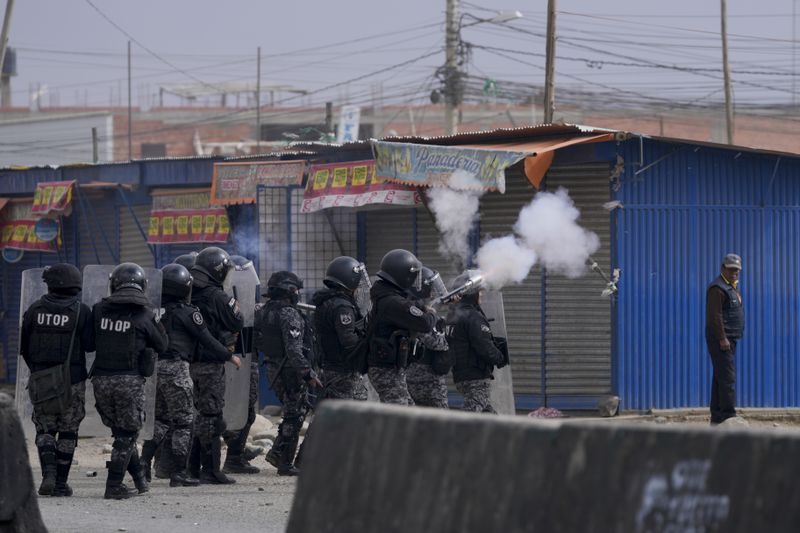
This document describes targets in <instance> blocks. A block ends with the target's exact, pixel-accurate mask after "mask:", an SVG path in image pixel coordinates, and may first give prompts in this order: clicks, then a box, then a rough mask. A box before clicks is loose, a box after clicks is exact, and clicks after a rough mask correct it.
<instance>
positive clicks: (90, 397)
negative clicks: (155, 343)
mask: <svg viewBox="0 0 800 533" xmlns="http://www.w3.org/2000/svg"><path fill="white" fill-rule="evenodd" d="M114 268H116V266H115V265H87V266H85V267H84V268H83V293H82V297H81V298H82V300H83V303H85V304H86V305H88V306H89V309H91V308H92V307H93V306H94V304H96V303H97V302H99V301H100V300H102V299H103V298H105V297H106V296H108V295H109V277H110V276H111V272H113V271H114ZM144 272H145V275H146V276H147V291H146V294H147V298H148V299H149V300H150V303H151V304H152V306H153V312H156V310H157V309H159V308H160V307H161V271H160V270H158V269H157V268H145V269H144ZM94 357H95V354H94V352H92V353H89V354H86V364H87V365H88V367H89V368H91V367H92V365H93V364H94ZM144 390H145V404H144V411H145V421H144V426H143V428H142V432H141V435H140V436H141V438H142V439H144V440H147V439H150V438H152V436H153V428H154V425H155V414H156V374H155V373H154V374H153V375H152V376H151V377H149V378H147V379H146V380H145V386H144ZM107 434H108V428H106V427H105V426H104V425H103V422H102V421H101V420H100V415H99V414H98V413H97V408H96V407H95V399H94V388H93V387H92V382H91V380H88V381H87V382H86V418H85V419H84V421H83V424H81V435H85V436H91V437H100V436H105V435H107Z"/></svg>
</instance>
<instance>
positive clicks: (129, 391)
mask: <svg viewBox="0 0 800 533" xmlns="http://www.w3.org/2000/svg"><path fill="white" fill-rule="evenodd" d="M146 287H147V279H146V277H145V273H144V270H142V268H141V267H140V266H139V265H137V264H135V263H122V264H121V265H119V266H118V267H116V268H115V269H114V271H113V272H112V273H111V283H110V288H111V296H109V297H107V298H103V299H102V300H101V301H100V302H99V303H97V304H95V306H94V308H93V310H92V313H93V317H94V331H95V344H96V346H97V352H96V355H95V362H94V366H93V369H92V373H93V377H92V385H93V386H94V396H95V400H96V402H97V411H98V413H99V414H100V418H101V419H102V421H103V424H105V425H106V426H108V427H109V428H111V435H112V436H113V437H114V444H113V448H112V452H111V461H109V462H108V463H107V464H106V466H107V467H108V479H107V481H106V491H105V496H104V497H105V498H106V499H124V498H128V497H129V496H130V493H129V492H128V488H127V487H126V486H125V485H124V484H123V483H122V480H123V478H124V477H125V471H126V470H127V471H128V472H129V473H130V474H131V476H132V477H133V480H134V483H135V484H136V488H137V490H138V491H139V493H140V494H141V493H143V492H147V490H148V487H147V481H146V479H145V477H144V473H143V472H142V468H141V463H140V461H139V454H138V451H137V449H136V438H137V436H138V434H139V430H141V429H142V422H143V420H144V402H145V392H144V382H145V380H144V378H145V377H149V376H152V375H153V371H154V370H155V359H156V355H157V354H161V353H163V352H164V350H166V349H167V343H168V339H167V335H166V333H165V332H164V329H163V327H161V326H160V325H159V324H158V323H157V322H156V319H155V316H154V313H153V310H152V309H151V308H150V305H151V303H150V301H149V300H148V299H147V296H146V295H145V289H146Z"/></svg>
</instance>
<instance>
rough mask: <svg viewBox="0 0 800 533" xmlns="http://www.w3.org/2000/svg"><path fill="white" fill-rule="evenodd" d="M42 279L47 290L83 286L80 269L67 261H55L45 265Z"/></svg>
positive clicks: (79, 287)
mask: <svg viewBox="0 0 800 533" xmlns="http://www.w3.org/2000/svg"><path fill="white" fill-rule="evenodd" d="M42 280H43V281H44V282H45V285H47V290H50V291H53V290H59V289H67V290H68V289H78V290H80V289H81V288H82V287H83V278H82V277H81V271H80V270H78V267H76V266H75V265H70V264H69V263H56V264H55V265H52V266H49V267H45V269H44V272H42Z"/></svg>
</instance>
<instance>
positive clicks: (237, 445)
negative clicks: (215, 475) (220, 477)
mask: <svg viewBox="0 0 800 533" xmlns="http://www.w3.org/2000/svg"><path fill="white" fill-rule="evenodd" d="M248 428H249V426H245V427H244V428H243V429H242V430H240V431H237V432H229V433H226V436H228V438H226V439H225V442H227V444H228V453H227V454H226V455H225V465H224V466H223V468H222V470H223V472H225V473H226V474H258V473H259V472H260V471H261V470H259V469H258V467H255V466H253V465H251V464H250V463H249V462H248V460H247V459H245V458H244V456H243V453H244V449H245V444H247V431H248Z"/></svg>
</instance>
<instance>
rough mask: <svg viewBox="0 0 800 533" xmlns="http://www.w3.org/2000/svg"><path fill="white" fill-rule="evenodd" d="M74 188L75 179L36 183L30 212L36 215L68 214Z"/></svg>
mask: <svg viewBox="0 0 800 533" xmlns="http://www.w3.org/2000/svg"><path fill="white" fill-rule="evenodd" d="M74 188H75V180H72V181H45V182H41V183H37V184H36V192H35V193H34V195H33V207H32V208H31V212H32V213H33V214H35V215H38V216H46V215H48V214H59V215H61V214H64V215H68V214H69V210H70V207H71V203H72V190H73V189H74Z"/></svg>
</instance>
